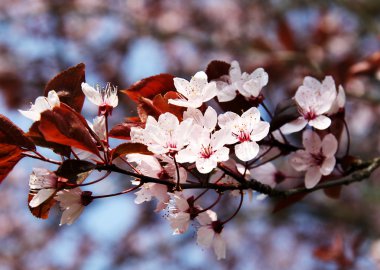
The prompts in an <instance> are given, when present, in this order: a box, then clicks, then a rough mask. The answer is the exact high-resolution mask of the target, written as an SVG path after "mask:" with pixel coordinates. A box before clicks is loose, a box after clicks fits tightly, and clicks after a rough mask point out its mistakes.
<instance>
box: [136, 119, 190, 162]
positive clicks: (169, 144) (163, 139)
mask: <svg viewBox="0 0 380 270" xmlns="http://www.w3.org/2000/svg"><path fill="white" fill-rule="evenodd" d="M192 123H193V120H192V119H186V120H184V121H182V122H181V123H179V121H178V118H177V117H176V116H175V115H173V114H171V113H164V114H161V115H160V116H159V118H158V121H156V119H154V118H153V117H152V116H148V119H147V121H146V125H145V128H144V129H142V128H139V127H132V128H131V140H132V142H138V143H142V144H145V145H147V146H148V150H149V151H151V152H153V153H155V154H158V155H160V154H175V153H177V152H178V151H179V150H181V149H183V148H184V147H185V146H186V145H187V144H188V143H189V133H190V132H191V125H192Z"/></svg>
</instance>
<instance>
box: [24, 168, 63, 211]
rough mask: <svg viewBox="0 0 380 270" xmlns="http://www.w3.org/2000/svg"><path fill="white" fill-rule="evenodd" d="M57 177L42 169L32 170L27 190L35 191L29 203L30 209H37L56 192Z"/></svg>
mask: <svg viewBox="0 0 380 270" xmlns="http://www.w3.org/2000/svg"><path fill="white" fill-rule="evenodd" d="M57 182H58V177H57V175H56V174H55V173H54V172H52V171H49V170H47V169H44V168H34V169H33V172H32V174H31V175H30V178H29V188H30V190H31V191H37V194H36V195H34V197H33V199H32V200H31V201H30V202H29V206H30V207H37V206H39V205H41V204H42V203H44V202H45V201H46V200H47V199H49V198H50V197H52V196H53V195H54V194H55V193H56V191H57Z"/></svg>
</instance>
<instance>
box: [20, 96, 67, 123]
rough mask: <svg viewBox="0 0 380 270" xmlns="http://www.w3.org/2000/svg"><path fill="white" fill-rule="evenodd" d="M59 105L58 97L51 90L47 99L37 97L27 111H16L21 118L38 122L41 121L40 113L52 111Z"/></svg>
mask: <svg viewBox="0 0 380 270" xmlns="http://www.w3.org/2000/svg"><path fill="white" fill-rule="evenodd" d="M59 105H60V101H59V96H58V94H57V93H56V92H55V91H54V90H51V91H49V93H48V96H47V97H38V98H36V101H35V102H34V104H32V106H31V108H30V109H29V110H27V111H23V110H18V111H19V112H20V113H21V114H22V115H23V116H25V117H27V118H29V119H31V120H33V121H39V120H40V119H41V113H42V112H44V111H47V110H52V109H53V108H54V107H57V106H59Z"/></svg>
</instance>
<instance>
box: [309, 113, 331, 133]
mask: <svg viewBox="0 0 380 270" xmlns="http://www.w3.org/2000/svg"><path fill="white" fill-rule="evenodd" d="M309 125H310V126H312V127H315V128H316V129H319V130H324V129H326V128H328V127H329V126H330V125H331V119H330V118H328V117H327V116H325V115H319V116H317V118H315V119H313V120H310V121H309Z"/></svg>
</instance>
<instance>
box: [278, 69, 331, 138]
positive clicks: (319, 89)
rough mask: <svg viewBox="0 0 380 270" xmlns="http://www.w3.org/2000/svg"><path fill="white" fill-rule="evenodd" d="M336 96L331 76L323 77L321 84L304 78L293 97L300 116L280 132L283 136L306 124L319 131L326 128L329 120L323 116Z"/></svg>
mask: <svg viewBox="0 0 380 270" xmlns="http://www.w3.org/2000/svg"><path fill="white" fill-rule="evenodd" d="M336 95H337V91H336V88H335V82H334V79H333V78H332V77H331V76H327V77H325V79H324V80H323V82H322V83H320V82H319V81H318V80H316V79H314V78H313V77H305V79H304V81H303V85H301V86H300V87H299V88H298V89H297V92H296V95H295V101H296V102H297V106H298V111H299V113H300V115H301V116H300V117H298V118H297V119H295V120H293V121H292V122H290V123H287V124H285V125H283V126H282V127H281V131H282V132H283V133H284V134H289V133H293V132H297V131H300V130H302V129H303V128H304V127H305V126H306V125H307V124H309V125H310V126H312V127H314V128H316V129H320V130H323V129H326V128H328V127H329V126H330V124H331V119H330V118H329V117H327V116H326V115H324V114H327V112H328V111H329V110H330V109H331V107H332V106H333V103H334V101H335V98H336Z"/></svg>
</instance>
